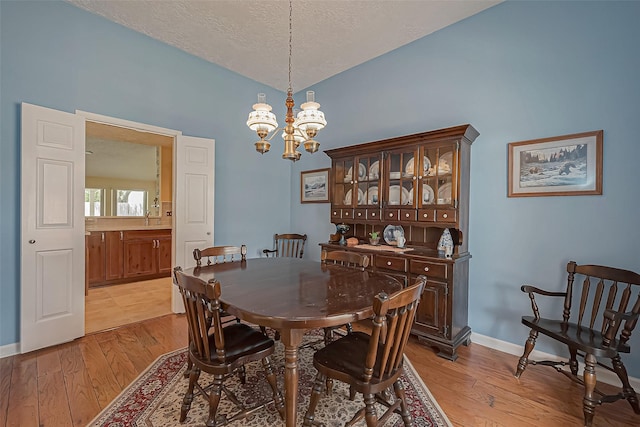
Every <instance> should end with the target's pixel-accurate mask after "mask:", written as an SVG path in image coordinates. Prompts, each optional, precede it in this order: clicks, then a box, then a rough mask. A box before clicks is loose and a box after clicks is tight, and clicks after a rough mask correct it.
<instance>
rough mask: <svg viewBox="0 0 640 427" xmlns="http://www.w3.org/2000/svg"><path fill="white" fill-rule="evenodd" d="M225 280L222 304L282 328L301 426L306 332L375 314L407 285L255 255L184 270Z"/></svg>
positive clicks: (292, 407)
mask: <svg viewBox="0 0 640 427" xmlns="http://www.w3.org/2000/svg"><path fill="white" fill-rule="evenodd" d="M184 273H185V274H187V275H192V276H194V277H198V278H200V279H202V280H204V281H209V280H211V279H215V280H217V281H219V282H220V285H221V296H220V303H221V305H222V308H223V309H224V310H225V311H227V312H228V313H229V314H231V315H234V316H236V317H238V318H240V319H242V320H244V321H246V322H249V323H253V324H256V325H260V326H265V327H269V328H272V329H274V330H277V331H279V333H280V339H281V341H282V344H283V345H284V368H285V374H284V380H285V381H284V387H285V423H286V426H287V427H293V426H295V425H296V419H297V405H298V399H297V397H298V347H299V346H300V343H301V342H302V338H303V336H304V334H305V332H307V331H309V330H311V329H316V328H325V327H332V326H340V325H344V324H347V323H351V322H356V321H359V320H363V319H367V318H370V317H371V316H373V307H372V304H373V297H374V296H375V295H377V294H379V293H381V292H385V293H387V294H392V293H393V292H396V291H399V290H400V289H402V288H403V285H402V284H401V283H400V282H399V281H398V280H397V279H395V278H393V277H391V276H387V275H384V274H381V273H373V272H370V271H362V270H360V269H355V268H350V267H344V266H342V265H334V264H324V263H321V262H317V261H311V260H306V259H299V258H255V259H247V260H243V261H234V262H226V263H219V264H212V265H207V266H201V267H194V268H190V269H187V270H185V271H184Z"/></svg>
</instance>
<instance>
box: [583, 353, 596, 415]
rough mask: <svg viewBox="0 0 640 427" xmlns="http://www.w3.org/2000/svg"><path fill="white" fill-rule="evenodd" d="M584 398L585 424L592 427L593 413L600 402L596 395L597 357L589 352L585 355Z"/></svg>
mask: <svg viewBox="0 0 640 427" xmlns="http://www.w3.org/2000/svg"><path fill="white" fill-rule="evenodd" d="M584 364H585V365H584V399H583V400H582V411H583V412H584V425H585V427H590V426H591V424H592V423H593V414H594V413H595V410H596V405H597V404H598V399H597V398H596V397H595V396H594V391H595V389H596V364H597V362H596V357H595V356H594V355H593V354H587V355H585V357H584Z"/></svg>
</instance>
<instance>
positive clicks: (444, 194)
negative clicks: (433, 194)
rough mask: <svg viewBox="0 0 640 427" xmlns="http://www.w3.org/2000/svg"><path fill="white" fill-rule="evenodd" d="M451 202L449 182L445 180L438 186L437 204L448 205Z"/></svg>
mask: <svg viewBox="0 0 640 427" xmlns="http://www.w3.org/2000/svg"><path fill="white" fill-rule="evenodd" d="M450 203H451V183H450V182H447V183H446V184H444V185H443V186H442V187H440V188H438V204H440V205H448V204H450Z"/></svg>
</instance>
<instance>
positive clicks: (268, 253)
mask: <svg viewBox="0 0 640 427" xmlns="http://www.w3.org/2000/svg"><path fill="white" fill-rule="evenodd" d="M262 253H263V254H265V255H266V256H267V258H268V257H269V255H270V254H277V253H278V250H277V249H263V250H262Z"/></svg>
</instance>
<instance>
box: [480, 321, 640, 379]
mask: <svg viewBox="0 0 640 427" xmlns="http://www.w3.org/2000/svg"><path fill="white" fill-rule="evenodd" d="M471 342H473V343H475V344H479V345H481V346H484V347H489V348H492V349H494V350H498V351H501V352H503V353H507V354H513V355H514V356H518V357H519V356H522V352H523V351H524V346H523V345H517V344H513V343H510V342H507V341H502V340H499V339H497V338H493V337H488V336H486V335H482V334H478V333H475V332H472V333H471ZM529 357H530V358H531V359H533V360H554V361H555V360H557V361H561V360H565V361H566V360H567V359H566V358H563V357H560V356H557V355H555V354H551V353H545V352H543V351H538V350H533V351H532V352H531V355H530V356H529ZM583 368H584V363H583V362H579V366H578V372H581V371H582V369H583ZM513 369H514V372H515V369H516V367H515V366H514V367H513ZM596 378H597V380H598V381H602V382H603V383H607V384H611V385H614V386H616V387H620V379H618V376H617V375H616V374H615V373H614V372H611V371H607V370H606V369H603V368H602V367H600V366H596ZM629 382H630V383H631V387H633V388H634V390H640V379H638V378H634V377H629Z"/></svg>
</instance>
